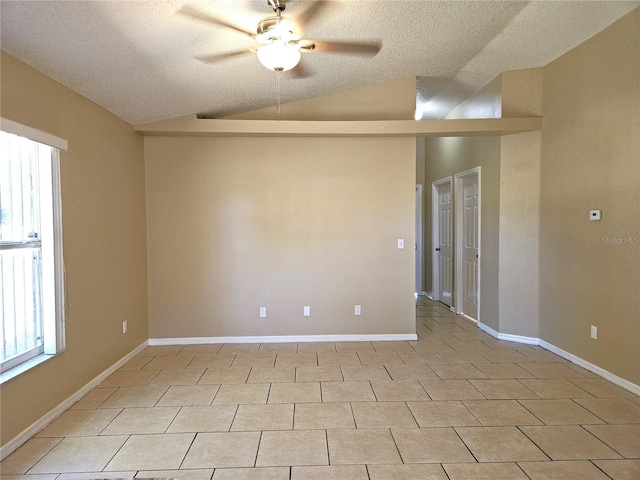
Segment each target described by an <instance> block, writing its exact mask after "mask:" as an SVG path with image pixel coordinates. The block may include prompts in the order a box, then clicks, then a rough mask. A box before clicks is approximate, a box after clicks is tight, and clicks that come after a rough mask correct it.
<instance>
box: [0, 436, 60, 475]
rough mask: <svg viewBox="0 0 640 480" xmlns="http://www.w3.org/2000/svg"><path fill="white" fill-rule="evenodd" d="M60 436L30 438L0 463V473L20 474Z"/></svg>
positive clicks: (50, 447)
mask: <svg viewBox="0 0 640 480" xmlns="http://www.w3.org/2000/svg"><path fill="white" fill-rule="evenodd" d="M61 441H62V438H32V439H31V440H29V441H28V442H26V443H25V444H24V445H22V446H21V447H20V448H18V449H17V450H16V451H15V452H13V453H12V454H11V455H9V456H8V457H7V458H5V459H4V460H3V461H2V463H0V473H1V474H2V476H3V477H4V476H5V475H21V474H24V473H27V471H28V470H29V469H30V468H31V467H33V466H34V465H35V464H36V463H37V462H38V461H39V460H40V459H41V458H42V457H44V456H45V455H46V454H47V453H49V452H50V451H51V450H52V449H53V448H54V447H55V446H56V445H58V444H59V443H60V442H61Z"/></svg>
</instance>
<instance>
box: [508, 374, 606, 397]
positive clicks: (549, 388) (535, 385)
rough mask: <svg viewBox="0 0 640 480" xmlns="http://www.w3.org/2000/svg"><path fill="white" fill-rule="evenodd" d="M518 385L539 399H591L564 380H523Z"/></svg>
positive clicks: (587, 394)
mask: <svg viewBox="0 0 640 480" xmlns="http://www.w3.org/2000/svg"><path fill="white" fill-rule="evenodd" d="M520 383H522V384H523V385H524V386H526V387H527V388H528V389H529V390H531V391H533V392H534V393H535V394H536V395H538V396H539V397H541V398H593V395H591V394H590V393H589V392H587V391H586V390H584V389H582V388H580V387H578V386H577V385H574V384H573V383H571V382H570V381H569V380H566V379H564V378H549V379H537V378H531V379H529V378H524V379H521V380H520Z"/></svg>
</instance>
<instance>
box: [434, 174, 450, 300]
mask: <svg viewBox="0 0 640 480" xmlns="http://www.w3.org/2000/svg"><path fill="white" fill-rule="evenodd" d="M433 188H434V195H433V200H434V202H433V207H434V208H433V245H434V252H433V271H434V274H433V289H434V297H435V299H436V300H439V301H441V302H442V303H444V304H445V305H448V306H451V289H452V286H453V285H452V257H453V256H452V253H453V252H452V243H453V242H452V226H453V225H452V219H453V210H452V208H453V202H452V195H451V193H452V192H451V190H452V189H451V178H448V179H445V180H441V181H440V182H435V183H434V184H433Z"/></svg>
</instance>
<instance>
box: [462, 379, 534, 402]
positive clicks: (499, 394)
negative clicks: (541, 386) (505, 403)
mask: <svg viewBox="0 0 640 480" xmlns="http://www.w3.org/2000/svg"><path fill="white" fill-rule="evenodd" d="M469 383H471V384H472V385H473V386H474V387H476V388H477V389H478V390H479V391H480V393H482V395H484V396H485V397H486V398H488V399H490V400H508V399H519V398H533V399H536V398H539V397H538V396H537V395H536V394H535V393H534V392H532V391H531V390H529V389H528V388H527V387H525V386H524V385H523V384H522V383H520V382H519V381H518V380H515V379H502V380H469Z"/></svg>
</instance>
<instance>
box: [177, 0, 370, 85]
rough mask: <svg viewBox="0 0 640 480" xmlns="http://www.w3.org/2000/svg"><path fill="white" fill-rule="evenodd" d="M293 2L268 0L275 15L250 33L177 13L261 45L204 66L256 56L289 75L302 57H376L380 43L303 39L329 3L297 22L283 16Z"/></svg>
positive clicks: (205, 16)
mask: <svg viewBox="0 0 640 480" xmlns="http://www.w3.org/2000/svg"><path fill="white" fill-rule="evenodd" d="M289 1H290V0H267V5H268V6H269V7H271V9H272V10H273V12H274V13H275V15H271V16H268V17H265V18H263V19H262V20H260V21H259V22H258V25H257V26H256V31H255V32H251V31H248V30H245V29H243V28H240V27H237V26H236V25H233V24H231V23H230V22H228V21H226V20H223V19H220V18H218V17H216V16H213V15H211V14H209V13H206V12H203V11H202V10H198V9H196V8H195V7H193V6H189V5H186V6H184V7H182V8H181V9H180V10H179V11H178V13H180V14H182V15H186V16H189V17H191V18H195V19H198V20H203V21H205V22H209V23H212V24H214V25H219V26H223V27H227V28H230V29H232V30H235V31H237V32H240V33H243V34H245V35H247V36H249V37H251V38H253V39H254V40H255V41H256V42H257V43H258V44H257V45H256V46H255V47H253V48H250V49H241V50H236V51H232V52H227V53H222V54H216V55H207V56H202V57H196V58H197V59H198V60H200V61H202V62H205V63H215V62H218V61H221V60H226V59H229V58H233V57H237V56H240V55H245V54H247V53H255V54H256V55H257V56H258V60H259V61H260V63H262V65H264V66H265V67H266V68H268V69H269V70H273V71H276V72H286V71H288V70H292V69H294V68H295V67H296V66H298V63H299V62H300V58H301V56H302V55H301V54H302V53H312V52H317V53H322V52H335V53H346V54H355V55H370V56H374V55H376V54H377V53H378V52H379V51H380V48H381V44H380V43H379V42H378V43H344V42H325V41H319V40H310V39H305V38H302V35H301V30H302V29H303V28H304V27H305V26H306V25H307V24H308V23H309V21H310V20H311V18H312V17H313V16H314V15H317V14H318V12H319V11H320V10H321V9H323V8H324V7H325V6H326V5H327V4H328V3H329V2H326V1H315V2H313V3H311V5H310V6H309V7H308V8H307V9H306V10H305V11H304V12H302V14H300V15H299V16H298V17H297V18H296V19H295V20H292V19H290V18H288V17H285V16H283V15H282V13H283V12H284V10H285V9H286V7H287V4H288V3H289ZM293 73H295V74H296V75H297V76H306V72H304V69H303V68H302V66H298V68H296V69H295V70H294V71H293Z"/></svg>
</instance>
